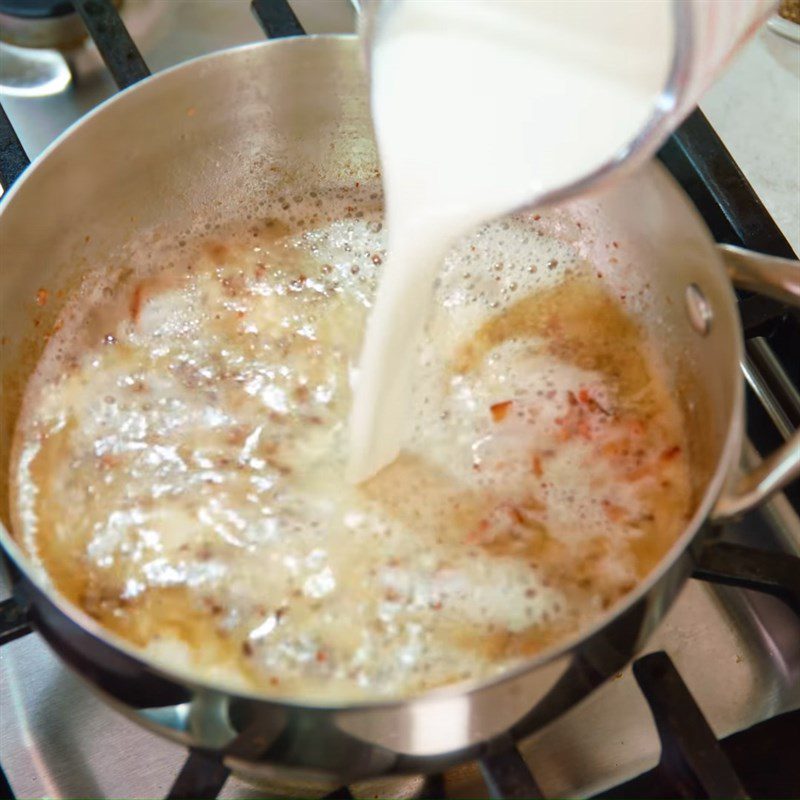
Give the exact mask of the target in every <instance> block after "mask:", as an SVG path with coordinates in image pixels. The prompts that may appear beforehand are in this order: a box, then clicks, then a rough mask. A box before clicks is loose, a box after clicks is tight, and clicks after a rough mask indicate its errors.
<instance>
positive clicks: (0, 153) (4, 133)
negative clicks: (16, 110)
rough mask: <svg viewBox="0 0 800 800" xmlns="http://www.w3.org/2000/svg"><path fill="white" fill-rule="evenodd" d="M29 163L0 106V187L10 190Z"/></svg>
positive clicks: (9, 121)
mask: <svg viewBox="0 0 800 800" xmlns="http://www.w3.org/2000/svg"><path fill="white" fill-rule="evenodd" d="M30 163H31V162H30V160H29V159H28V155H27V153H26V152H25V148H24V147H23V146H22V143H21V142H20V140H19V138H18V137H17V133H16V131H15V130H14V127H13V125H12V124H11V120H9V118H8V116H7V115H6V112H5V109H4V108H3V106H2V105H0V186H2V187H3V190H4V191H5V190H7V189H10V188H11V184H12V183H14V181H15V180H16V179H17V178H18V177H19V176H20V175H21V174H22V172H23V171H24V170H25V168H26V167H27V166H28V164H30Z"/></svg>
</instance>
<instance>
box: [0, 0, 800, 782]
mask: <svg viewBox="0 0 800 800" xmlns="http://www.w3.org/2000/svg"><path fill="white" fill-rule="evenodd" d="M75 6H76V7H78V9H79V11H80V14H78V13H76V12H75V11H74V10H73V9H72V6H71V5H70V3H69V2H66V1H60V0H26V2H24V3H23V2H21V0H0V104H1V105H2V107H3V109H4V110H5V112H6V113H7V115H8V119H9V120H10V123H11V124H10V125H7V124H5V122H4V120H3V118H2V117H3V115H2V114H0V166H2V168H3V169H0V175H2V174H4V171H5V170H10V171H12V172H14V171H17V169H18V168H19V169H21V168H22V167H23V166H24V160H23V157H22V155H21V154H18V155H19V160H18V161H17V162H16V163H15V162H14V161H13V159H9V158H6V156H8V155H9V154H13V151H14V145H15V143H16V142H15V138H14V134H13V133H12V129H13V131H16V136H18V137H19V140H20V141H21V144H22V146H23V148H24V150H25V151H26V152H27V155H28V156H29V157H34V156H36V155H37V154H38V153H39V152H41V150H43V149H44V148H45V147H46V146H47V145H48V144H49V143H50V142H51V141H52V140H53V139H54V138H55V137H56V136H58V135H59V134H60V133H61V132H62V131H63V130H65V129H66V128H67V127H68V126H69V125H70V124H72V123H73V122H74V121H76V120H77V119H79V118H80V117H81V116H82V115H83V114H84V113H86V112H87V111H88V110H90V109H91V108H92V107H94V106H95V105H96V104H97V103H99V102H101V101H102V100H103V99H105V98H106V97H108V96H110V95H111V94H113V93H114V92H115V91H116V90H117V88H118V87H124V86H126V85H128V84H130V83H132V82H134V81H135V80H137V79H139V78H141V77H143V76H144V75H145V74H146V73H147V70H148V69H149V70H152V71H157V70H159V69H163V68H165V67H167V66H171V65H172V64H175V63H179V62H182V61H185V60H187V59H189V58H192V57H194V56H198V55H202V54H205V53H208V52H211V51H212V50H218V49H221V48H224V47H228V46H232V45H237V44H242V43H245V42H251V41H258V40H260V39H261V38H263V36H264V35H265V33H266V34H267V35H269V36H271V37H278V36H285V35H302V33H304V32H307V33H323V32H347V31H352V30H354V27H355V22H356V14H357V7H358V3H355V2H352V3H351V2H347V0H292V1H291V5H289V4H288V3H287V2H286V0H254V2H252V4H251V3H250V2H249V0H124V2H122V3H121V4H120V3H119V2H117V3H111V2H110V0H76V2H75ZM114 6H121V7H120V16H121V19H122V21H123V23H124V28H123V27H122V26H120V25H119V17H118V16H117V12H116V11H115V10H114ZM251 6H252V10H253V11H255V12H256V13H255V14H252V13H251ZM34 7H36V9H37V13H36V14H34V13H33V12H32V9H33V8H34ZM20 8H24V9H26V13H23V12H22V11H20ZM81 25H83V26H85V27H84V28H81V27H80V26H81ZM9 28H11V29H13V30H10V29H9ZM85 30H88V31H89V33H90V34H91V36H90V37H87V36H85V34H84V31H85ZM37 31H38V33H37ZM45 34H47V35H48V36H50V37H51V38H50V39H47V40H45V43H47V44H49V45H52V47H51V49H42V48H41V47H37V48H31V47H21V46H20V44H21V43H24V44H27V45H30V44H39V45H40V44H41V43H42V40H41V39H39V40H34V41H31V38H30V37H31V36H33V37H34V38H35V37H36V36H43V35H45ZM128 34H129V35H128ZM20 37H23V39H20ZM24 37H28V38H27V39H25V38H24ZM104 62H105V63H104ZM798 98H800V47H798V45H797V44H795V43H793V42H792V41H789V40H787V39H782V38H780V37H778V36H776V35H775V34H773V33H772V32H771V31H769V30H767V29H764V30H762V31H760V32H759V33H758V34H757V37H756V39H755V41H754V42H753V43H752V44H751V45H750V46H749V47H748V48H746V49H745V51H744V52H743V53H742V54H741V55H740V56H739V57H738V60H737V61H736V63H735V64H734V65H733V66H732V67H731V69H730V70H729V72H728V73H727V74H726V75H725V76H724V77H723V78H722V79H721V80H720V81H719V82H718V84H717V85H716V86H715V87H714V89H713V90H712V91H711V92H709V93H708V95H707V96H706V97H705V98H704V100H703V103H702V108H703V110H704V111H705V113H706V114H707V115H708V118H709V119H710V120H711V123H713V126H714V127H712V125H710V124H709V122H708V120H707V119H706V117H705V116H704V115H703V113H701V112H696V113H695V114H694V115H693V116H692V117H690V118H689V119H688V120H687V121H686V123H684V125H683V126H682V127H681V129H680V130H679V131H678V132H677V133H676V134H675V135H674V136H673V137H672V138H671V139H670V141H669V142H668V143H667V144H666V145H665V147H664V148H663V149H662V151H661V152H660V154H659V157H660V158H661V160H662V161H663V162H664V164H665V165H666V166H667V167H668V168H669V169H670V171H671V172H672V173H673V175H674V176H675V177H676V178H677V179H678V180H679V181H680V182H681V184H682V185H683V187H684V189H685V190H686V191H687V193H688V194H689V196H690V197H691V198H692V200H693V201H694V202H695V204H696V205H697V207H698V209H699V210H700V212H701V213H702V214H703V216H704V218H705V219H706V222H707V224H708V225H709V228H710V229H711V231H712V233H713V234H714V235H715V237H716V238H717V239H718V240H719V241H724V242H729V243H733V244H739V245H744V246H747V247H751V248H752V249H755V250H760V251H762V252H769V253H773V254H775V255H782V256H789V257H791V256H793V253H792V248H794V250H795V251H797V250H798V249H800V100H798ZM767 121H768V123H767ZM715 128H716V131H717V133H719V134H720V135H721V136H722V139H724V141H725V144H726V145H727V146H728V147H729V148H730V151H731V152H732V154H733V157H734V158H735V159H736V160H737V161H738V162H739V164H740V166H741V167H742V168H743V169H744V174H743V173H742V172H741V171H740V170H739V169H738V168H737V166H736V163H735V162H734V160H733V159H732V158H731V155H730V154H729V152H728V149H726V147H725V146H724V145H723V143H722V141H721V140H720V138H719V137H718V135H717V133H715ZM767 130H768V131H769V132H767ZM8 165H11V166H8ZM745 175H746V176H747V179H746V178H745ZM4 177H5V178H6V179H8V178H9V177H13V175H9V174H5V175H4ZM751 184H752V186H753V187H754V188H755V191H753V188H751ZM759 198H760V199H759ZM773 218H774V220H775V221H773ZM776 222H777V224H776ZM740 310H741V313H742V318H743V323H744V326H745V330H746V334H747V347H746V351H747V356H746V360H745V363H744V364H743V365H742V366H743V370H744V374H745V377H746V379H747V383H748V386H749V398H748V404H749V405H748V434H749V437H750V441H749V444H748V449H747V452H746V454H745V459H746V460H748V461H749V462H750V463H754V462H755V461H757V460H758V458H759V455H758V453H759V451H760V452H768V451H769V450H770V449H771V448H772V447H774V445H775V444H776V442H778V441H780V440H781V439H785V438H787V437H788V435H789V434H790V433H791V431H792V430H793V429H794V428H795V427H796V426H797V425H798V424H800V392H799V391H798V387H800V357H798V349H800V314H798V313H797V312H795V311H792V310H789V309H786V308H785V307H783V306H780V305H779V304H776V303H774V302H773V301H769V300H765V299H763V298H759V297H756V296H747V295H741V296H740ZM799 507H800V497H798V487H797V486H796V485H795V486H793V487H790V488H789V490H788V491H787V492H786V493H784V494H779V495H777V496H776V497H775V498H774V499H773V500H771V501H770V502H769V503H767V504H766V505H765V506H764V507H763V508H762V509H761V510H760V511H758V512H756V513H753V514H750V515H748V516H747V517H745V518H744V519H742V520H741V521H740V522H738V523H737V524H736V525H732V526H730V527H728V528H726V529H725V530H724V531H722V532H721V536H720V538H719V539H718V540H716V541H715V542H714V545H713V546H712V547H709V548H707V550H706V551H704V553H703V555H702V557H701V558H700V561H699V564H698V569H697V571H696V573H695V578H696V579H695V580H690V581H689V582H688V583H687V585H686V587H685V589H684V590H683V592H682V594H681V595H680V597H679V599H678V601H677V602H676V603H675V605H674V607H673V608H672V610H671V611H670V613H669V615H668V616H667V617H666V619H665V621H664V622H663V623H662V625H661V626H660V628H659V630H658V631H657V633H656V634H655V635H654V636H653V638H652V640H651V641H650V642H648V645H647V647H646V648H645V652H644V654H643V656H642V657H640V658H639V659H638V660H637V661H636V662H635V664H633V665H632V666H631V667H629V668H628V669H626V670H624V671H623V672H621V673H619V674H618V675H617V676H616V678H615V679H614V680H612V681H610V682H608V683H607V684H605V685H604V686H602V687H601V688H600V689H599V690H597V691H596V692H595V693H594V694H593V695H591V696H590V697H589V698H587V699H586V700H585V701H584V702H583V703H581V704H580V705H578V706H576V707H575V708H573V709H572V710H571V711H570V712H569V713H568V714H566V715H564V716H563V717H561V718H559V719H557V720H556V721H555V722H553V723H552V724H550V725H549V726H548V727H547V728H545V729H544V730H542V731H540V732H539V733H537V734H536V735H534V736H533V737H531V738H529V739H527V740H524V741H523V742H520V743H517V745H516V746H514V745H513V744H510V743H509V746H508V748H507V749H505V750H502V749H501V750H499V751H496V752H494V753H492V754H491V755H487V756H486V757H484V758H483V759H481V761H480V762H476V763H470V764H465V765H463V766H461V767H459V768H457V769H455V770H451V771H449V772H447V773H446V774H444V775H434V776H424V777H423V776H410V777H407V778H397V777H393V778H386V779H383V780H381V779H376V780H373V781H369V782H365V783H361V784H357V785H353V786H349V787H346V788H345V787H341V788H335V787H331V791H330V794H328V795H327V796H329V797H343V798H346V797H358V798H361V797H365V798H366V797H443V796H447V797H454V798H457V797H483V796H491V797H537V796H545V797H551V796H552V797H561V796H582V797H589V796H597V795H602V796H609V797H664V796H682V797H700V796H712V797H714V796H720V797H745V796H748V795H750V796H755V797H781V796H783V797H793V796H797V795H798V794H800V763H798V759H797V757H796V753H794V751H795V750H796V746H797V742H798V741H800V560H798V559H799V558H800V519H799V518H798V508H799ZM10 595H11V584H10V582H9V581H8V580H7V578H6V577H5V576H3V575H2V573H1V572H0V598H8V599H6V600H3V601H2V603H0V643H1V644H2V646H1V647H0V766H1V767H2V773H0V795H3V796H9V797H13V796H17V797H41V796H46V797H54V798H61V797H117V798H123V797H124V798H135V797H158V796H169V797H174V798H179V797H215V796H218V797H224V798H255V797H265V796H270V797H271V796H287V795H294V796H305V797H308V796H312V795H317V796H319V795H322V794H324V791H322V790H320V789H319V788H318V787H311V786H304V785H302V784H298V783H293V784H291V785H273V786H270V787H259V788H254V787H253V786H251V785H249V784H248V783H247V776H246V775H229V774H228V771H227V769H226V768H225V767H224V765H222V764H220V763H218V762H215V761H214V760H213V759H211V758H209V757H208V756H207V755H206V754H203V753H198V752H192V753H188V754H187V751H186V749H185V748H183V747H181V746H179V745H177V744H175V743H173V742H168V741H165V740H163V739H161V738H160V737H158V736H156V735H155V734H153V733H151V732H149V731H147V730H145V729H143V728H141V727H138V726H137V725H135V724H134V723H132V722H130V721H129V720H127V719H126V718H125V717H123V716H121V715H120V714H118V713H116V712H115V711H114V710H112V709H111V708H110V707H109V706H108V705H106V704H105V703H104V702H103V701H101V700H100V699H99V698H98V697H97V696H96V695H95V694H94V693H93V692H92V691H91V690H90V689H89V688H88V687H87V686H86V685H85V684H84V683H83V682H82V681H81V679H80V678H79V677H78V676H76V675H74V674H73V673H71V672H70V671H68V670H67V669H66V668H65V667H64V666H63V665H62V664H61V662H59V661H58V660H57V659H56V657H55V656H54V655H53V654H52V653H51V652H50V650H49V649H48V648H47V647H46V646H45V644H44V642H43V641H42V640H41V639H40V638H39V637H38V635H37V634H36V633H35V632H31V631H30V628H29V627H28V625H27V623H26V621H25V619H24V615H23V613H22V610H21V609H20V607H19V606H18V605H17V604H16V602H15V601H14V599H13V598H12V597H10Z"/></svg>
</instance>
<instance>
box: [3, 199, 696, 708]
mask: <svg viewBox="0 0 800 800" xmlns="http://www.w3.org/2000/svg"><path fill="white" fill-rule="evenodd" d="M374 198H375V195H374V194H373V195H372V196H370V195H369V194H368V193H366V192H364V191H363V190H362V191H356V190H353V191H352V192H351V193H350V194H349V195H348V196H346V197H345V198H344V199H343V200H341V201H337V200H336V198H334V197H330V198H322V199H324V201H325V202H324V203H323V204H321V205H323V206H324V208H326V209H328V211H329V213H328V215H327V216H322V215H321V212H320V211H319V209H316V206H314V207H313V208H312V210H308V211H304V212H303V213H302V216H303V218H304V220H303V225H300V226H292V225H291V224H289V223H288V219H277V218H276V219H271V220H261V221H259V222H257V223H253V222H248V223H241V224H240V223H231V224H230V225H227V226H223V227H220V228H218V229H217V230H213V231H212V232H210V233H204V234H198V235H197V236H195V237H193V238H191V239H190V240H188V241H186V242H185V243H184V246H183V247H181V248H176V247H175V242H173V241H164V240H162V241H161V242H155V241H154V242H153V243H152V247H151V250H150V254H149V257H148V259H147V260H146V263H145V262H144V261H143V262H142V263H141V264H140V263H137V261H136V258H133V259H131V261H130V262H129V264H128V265H127V266H126V268H124V269H121V270H119V271H117V272H115V273H114V276H113V278H109V277H108V273H107V272H106V273H105V274H104V277H97V278H96V279H87V281H86V284H85V286H84V287H83V288H82V289H81V290H80V291H79V292H78V293H77V294H76V296H75V297H74V298H73V300H72V302H71V303H69V304H68V306H67V307H66V308H65V310H64V312H63V314H62V317H61V319H60V321H59V324H58V325H57V326H56V330H55V332H54V333H53V335H52V336H51V338H50V340H49V342H48V344H47V347H46V350H45V352H44V355H43V357H42V359H41V362H40V364H39V366H38V369H37V371H36V373H35V375H34V377H33V379H32V380H31V382H30V384H29V386H28V389H27V394H26V397H25V401H24V407H23V412H22V415H21V418H20V421H19V423H18V428H17V432H16V441H15V455H14V463H13V465H12V472H13V476H14V480H13V485H12V505H13V508H14V517H15V520H14V522H15V526H14V527H15V534H16V536H17V537H18V539H19V540H20V541H21V542H22V544H23V545H24V546H25V547H26V549H27V550H28V551H29V552H30V553H31V555H32V556H33V557H34V559H35V560H36V561H37V562H38V563H39V565H40V566H41V567H42V568H43V570H44V571H45V572H46V573H47V575H48V576H49V578H50V580H51V581H52V583H53V584H54V585H55V587H56V588H57V589H58V590H59V591H60V592H62V593H63V594H64V595H66V597H67V598H69V600H71V601H72V602H73V603H75V604H76V605H78V606H79V607H81V608H82V609H83V610H84V611H86V612H87V613H88V614H89V615H91V616H92V617H94V618H95V619H96V620H98V621H99V622H100V624H102V625H103V626H105V627H106V628H108V629H109V630H111V631H114V632H115V633H117V634H119V635H120V636H122V637H124V638H125V639H127V640H128V641H130V642H131V643H133V644H134V645H135V646H137V647H139V648H142V649H143V650H144V652H145V653H146V654H147V655H148V656H150V657H151V658H153V659H155V660H156V661H158V662H160V663H163V664H166V665H170V666H173V667H174V666H180V667H182V668H185V669H190V670H192V671H193V672H194V673H195V674H197V675H199V676H201V677H203V678H205V679H207V680H210V681H215V682H219V683H223V684H225V685H227V686H234V687H236V686H238V687H246V688H248V689H250V690H255V691H263V692H265V693H268V694H271V695H284V696H293V697H303V698H328V699H336V700H346V699H352V698H359V697H392V696H405V695H410V694H414V693H418V692H421V691H424V690H426V689H429V688H432V687H436V686H441V685H443V684H447V683H451V682H454V681H458V680H462V679H468V678H487V677H490V676H492V675H496V674H498V673H501V672H503V671H504V670H507V669H509V668H510V667H513V666H514V665H515V664H517V663H519V662H520V660H522V659H524V658H527V657H530V656H531V655H533V654H535V653H537V652H539V651H541V650H542V649H544V648H546V647H548V646H550V645H552V644H554V643H556V642H558V641H561V640H563V639H564V638H565V637H568V636H569V635H570V634H573V633H575V632H576V631H578V630H579V629H581V628H582V627H585V626H586V625H588V624H589V623H590V622H591V621H592V620H594V619H596V618H597V617H598V616H599V615H600V614H601V613H602V612H603V611H604V610H605V609H607V608H608V607H609V606H610V605H611V604H612V603H614V602H615V601H616V600H618V599H619V598H620V597H622V596H623V595H624V594H625V593H626V592H628V591H630V590H631V588H632V587H634V586H635V584H636V583H637V582H638V581H639V580H640V579H641V578H642V577H643V576H645V575H646V574H647V573H648V572H649V570H650V569H651V568H652V567H653V566H654V565H655V564H656V562H657V561H658V560H659V559H660V558H661V557H662V556H663V554H664V553H665V551H666V550H667V549H668V548H669V547H670V545H671V544H672V543H673V542H674V540H675V538H676V536H677V535H678V534H679V532H680V531H681V529H682V528H683V526H684V524H685V521H686V519H687V518H688V516H689V514H690V512H691V508H690V502H691V501H690V488H689V468H688V463H687V458H686V443H685V442H684V434H683V424H682V418H681V413H680V411H679V409H678V407H677V405H676V403H675V401H674V399H673V398H672V397H671V395H670V388H669V380H668V377H667V373H666V370H665V369H664V367H663V365H662V363H661V361H660V358H659V355H658V352H657V351H656V350H655V349H654V348H653V347H652V346H651V344H650V343H649V341H648V339H647V335H646V333H645V331H644V330H643V329H642V328H641V327H640V326H639V325H638V324H637V323H636V322H635V321H634V319H633V318H632V317H631V316H629V314H628V313H627V312H626V311H625V309H624V308H623V305H622V304H621V302H620V301H619V299H618V298H617V297H616V296H614V294H613V293H612V292H611V291H610V289H609V287H608V286H607V285H606V284H605V283H604V281H603V280H602V279H601V278H599V277H598V275H597V274H596V272H595V269H594V268H592V267H591V265H589V264H586V263H585V262H582V261H581V260H580V259H579V258H578V257H577V255H576V254H575V252H574V251H573V250H572V249H571V247H570V246H569V245H568V244H565V243H563V242H561V241H559V240H558V239H556V238H552V237H550V236H547V235H544V233H543V231H542V230H540V229H539V228H538V227H537V226H538V223H537V222H536V221H535V220H534V219H533V218H532V217H531V216H529V215H528V216H519V217H515V218H510V219H507V220H505V221H504V222H498V223H493V224H490V225H487V226H485V227H483V228H481V229H480V230H479V231H478V232H477V233H476V234H475V235H474V236H472V237H470V238H469V239H466V240H463V241H462V242H460V243H459V245H458V246H457V247H456V248H455V249H454V250H453V251H452V252H450V254H449V255H448V257H447V260H446V263H445V267H444V270H443V272H442V274H441V276H440V279H439V285H438V287H437V290H436V292H437V296H436V308H437V311H436V313H435V314H434V315H433V318H432V319H431V321H430V322H429V324H428V328H427V331H426V335H425V340H424V344H423V347H422V351H421V364H422V366H421V369H420V373H419V375H417V376H416V378H415V383H414V408H415V409H417V415H416V418H415V419H414V420H413V427H412V430H411V433H410V436H409V442H408V445H407V447H406V448H405V449H404V451H403V453H402V454H401V456H400V457H399V458H398V459H397V460H396V461H395V462H394V463H392V464H391V465H390V466H389V467H388V468H387V469H385V470H383V471H382V472H381V473H379V474H378V475H377V476H375V477H374V478H373V479H371V480H369V481H367V482H365V483H363V484H361V485H358V486H354V485H352V484H350V483H349V482H347V481H346V480H345V477H344V471H345V464H346V461H347V440H348V436H347V415H348V412H349V409H350V402H351V394H350V388H349V372H350V370H351V368H352V366H353V364H354V362H355V360H356V359H357V357H358V353H359V350H360V346H361V341H362V336H363V326H364V322H365V318H366V315H367V313H368V309H369V307H370V304H371V302H372V298H373V296H374V292H375V286H376V282H377V278H378V276H379V274H380V270H381V266H382V262H383V260H384V258H385V253H384V250H383V239H382V235H383V232H382V230H381V225H380V219H381V217H380V208H379V207H378V203H377V200H375V199H374ZM314 209H316V210H314ZM353 209H359V211H358V212H356V213H357V214H360V215H361V216H360V217H357V216H356V213H354V211H353ZM162 252H163V255H162ZM176 252H180V253H181V256H180V258H176V257H175V253H176ZM154 264H155V265H156V266H154Z"/></svg>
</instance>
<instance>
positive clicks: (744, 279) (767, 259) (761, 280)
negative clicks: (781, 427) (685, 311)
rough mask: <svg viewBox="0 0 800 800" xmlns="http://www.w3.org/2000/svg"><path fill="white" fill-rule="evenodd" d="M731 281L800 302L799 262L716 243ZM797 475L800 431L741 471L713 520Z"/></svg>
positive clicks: (740, 509)
mask: <svg viewBox="0 0 800 800" xmlns="http://www.w3.org/2000/svg"><path fill="white" fill-rule="evenodd" d="M718 249H719V253H720V255H721V256H722V260H723V263H724V264H725V267H726V269H727V270H728V275H729V276H730V278H731V281H733V283H734V284H735V285H736V286H738V287H739V288H741V289H749V290H750V291H754V292H758V293H759V294H764V295H767V296H769V297H772V298H775V299H776V300H781V301H782V302H785V303H793V304H794V305H800V261H797V260H795V259H789V258H777V257H775V256H767V255H763V254H762V253H754V252H753V251H751V250H745V249H743V248H741V247H734V246H733V245H728V244H723V245H719V246H718ZM798 478H800V430H798V431H795V432H794V434H793V435H792V436H791V437H790V438H789V439H788V440H787V441H786V442H784V444H783V445H781V446H780V447H779V448H778V449H777V450H776V451H775V452H774V453H772V454H771V455H769V456H767V457H766V458H765V459H764V460H763V461H762V462H761V463H760V464H759V465H758V466H757V467H756V468H755V469H753V470H751V471H749V472H745V473H743V474H742V475H741V476H739V478H738V479H737V481H736V482H735V483H734V485H733V486H732V487H730V488H729V489H728V490H727V491H726V492H724V493H723V495H722V496H721V497H720V498H719V500H718V501H717V504H716V505H715V506H714V509H713V510H712V512H711V519H712V520H713V521H714V522H724V521H725V520H728V519H732V518H734V517H737V516H739V515H740V514H743V513H744V512H745V511H749V510H750V509H752V508H755V507H756V506H758V505H759V504H760V503H762V502H763V501H764V500H766V499H767V498H768V497H769V496H770V495H771V494H773V493H774V492H777V491H780V490H781V489H783V488H784V487H785V486H787V485H788V484H789V483H791V482H792V481H794V480H797V479H798Z"/></svg>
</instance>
